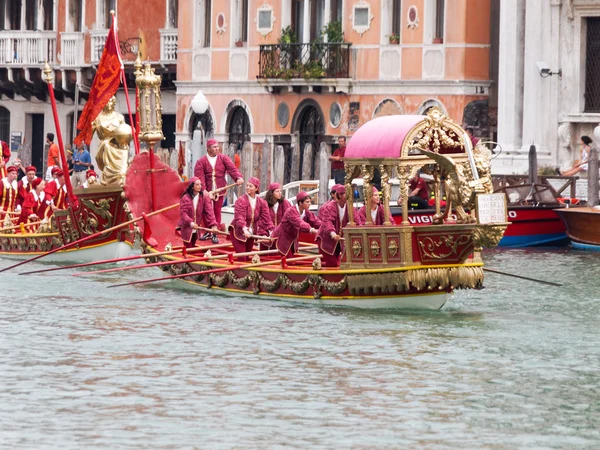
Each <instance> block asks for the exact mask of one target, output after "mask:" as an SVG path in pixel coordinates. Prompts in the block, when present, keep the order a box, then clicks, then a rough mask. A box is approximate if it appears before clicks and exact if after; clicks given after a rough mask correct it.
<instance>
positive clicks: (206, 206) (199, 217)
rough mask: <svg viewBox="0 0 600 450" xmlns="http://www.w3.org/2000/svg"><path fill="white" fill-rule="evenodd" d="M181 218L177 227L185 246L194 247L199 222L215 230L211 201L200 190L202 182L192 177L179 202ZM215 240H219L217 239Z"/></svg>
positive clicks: (215, 224)
mask: <svg viewBox="0 0 600 450" xmlns="http://www.w3.org/2000/svg"><path fill="white" fill-rule="evenodd" d="M179 213H180V215H181V218H180V219H179V223H178V224H177V228H178V229H179V230H180V231H181V240H182V241H183V245H185V248H190V247H194V246H195V245H196V241H197V239H198V233H200V231H199V230H198V229H199V228H200V224H203V226H204V227H205V228H212V229H213V231H216V230H217V221H216V220H215V215H214V213H213V209H212V202H211V201H210V199H209V198H208V196H207V195H204V193H203V192H202V182H201V181H200V179H199V178H197V177H193V178H192V179H191V180H190V182H189V184H188V187H187V189H186V190H185V192H184V193H183V195H182V196H181V200H180V202H179ZM217 242H219V240H218V239H217Z"/></svg>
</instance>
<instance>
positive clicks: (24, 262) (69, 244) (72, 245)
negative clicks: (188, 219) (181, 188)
mask: <svg viewBox="0 0 600 450" xmlns="http://www.w3.org/2000/svg"><path fill="white" fill-rule="evenodd" d="M178 206H179V202H177V203H174V204H172V205H171V206H166V207H165V208H162V209H159V210H157V211H153V212H151V213H149V214H146V215H145V217H151V216H155V215H157V214H161V213H163V212H165V211H168V210H170V209H173V208H176V207H178ZM143 219H144V216H143V215H142V216H140V217H136V218H135V219H131V220H128V221H127V222H123V223H120V224H119V225H115V226H114V227H111V228H107V229H106V230H102V231H98V232H97V233H94V234H90V235H89V236H86V237H84V238H81V239H78V240H76V241H73V242H69V243H68V244H65V245H63V246H62V247H57V248H55V249H52V250H50V251H48V252H46V253H42V254H41V255H36V256H34V257H33V258H29V259H26V260H25V261H21V262H18V263H17V264H13V265H12V266H8V267H5V268H4V269H0V273H1V272H4V271H6V270H9V269H14V268H15V267H19V266H21V265H23V264H27V263H30V262H32V261H36V260H38V259H40V258H43V257H44V256H48V255H51V254H52V253H56V252H59V251H61V250H66V249H68V248H71V247H74V246H76V245H79V244H81V243H82V242H85V241H88V240H90V239H93V238H96V237H99V236H102V235H103V234H106V233H111V232H113V231H115V230H118V229H119V228H123V227H126V226H127V225H131V224H132V223H135V222H137V221H139V220H143Z"/></svg>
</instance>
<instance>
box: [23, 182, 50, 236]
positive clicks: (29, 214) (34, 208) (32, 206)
mask: <svg viewBox="0 0 600 450" xmlns="http://www.w3.org/2000/svg"><path fill="white" fill-rule="evenodd" d="M29 184H30V186H31V191H30V192H29V193H28V194H27V196H26V197H25V200H24V201H23V203H22V209H21V215H20V216H19V223H25V224H27V223H31V222H37V221H39V220H40V219H42V218H43V211H42V210H43V209H44V198H45V195H46V194H45V193H44V188H45V187H46V182H45V181H44V180H43V179H41V178H39V177H38V178H34V179H33V181H32V182H31V183H29ZM38 214H39V215H38Z"/></svg>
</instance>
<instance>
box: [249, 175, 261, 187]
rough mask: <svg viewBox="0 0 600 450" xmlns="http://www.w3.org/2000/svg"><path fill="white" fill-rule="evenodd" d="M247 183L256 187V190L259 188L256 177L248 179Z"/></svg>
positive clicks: (258, 181)
mask: <svg viewBox="0 0 600 450" xmlns="http://www.w3.org/2000/svg"><path fill="white" fill-rule="evenodd" d="M248 183H252V184H253V185H254V186H256V189H259V188H260V180H259V179H258V178H256V177H252V178H250V179H248Z"/></svg>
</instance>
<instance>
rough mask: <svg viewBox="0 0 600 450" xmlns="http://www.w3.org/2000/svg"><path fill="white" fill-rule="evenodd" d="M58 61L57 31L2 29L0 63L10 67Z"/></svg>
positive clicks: (0, 35) (0, 34)
mask: <svg viewBox="0 0 600 450" xmlns="http://www.w3.org/2000/svg"><path fill="white" fill-rule="evenodd" d="M45 61H48V63H49V64H55V63H56V32H55V31H14V30H10V31H0V64H1V65H6V66H8V67H30V66H41V65H42V64H44V62H45Z"/></svg>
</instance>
